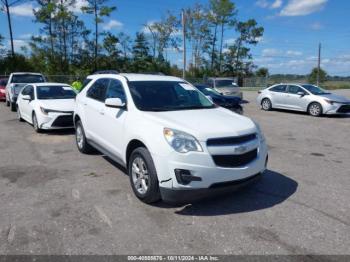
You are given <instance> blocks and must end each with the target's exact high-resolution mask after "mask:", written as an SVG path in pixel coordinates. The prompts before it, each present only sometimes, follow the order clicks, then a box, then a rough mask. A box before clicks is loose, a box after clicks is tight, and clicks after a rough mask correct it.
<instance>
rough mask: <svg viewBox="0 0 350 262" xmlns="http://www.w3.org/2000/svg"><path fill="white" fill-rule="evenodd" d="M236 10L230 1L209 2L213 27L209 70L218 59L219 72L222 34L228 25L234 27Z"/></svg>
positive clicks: (222, 41) (217, 0)
mask: <svg viewBox="0 0 350 262" xmlns="http://www.w3.org/2000/svg"><path fill="white" fill-rule="evenodd" d="M236 14H237V13H236V10H235V4H234V3H232V2H231V1H230V0H210V13H209V21H211V22H212V24H213V26H214V34H213V40H212V54H211V69H213V67H214V63H215V58H216V57H217V56H218V57H219V71H221V63H222V49H223V43H224V32H225V26H227V25H230V26H234V24H235V23H236V19H235V16H236ZM219 26H220V30H221V37H220V47H219V55H216V54H215V52H216V51H215V48H216V41H217V33H218V27H219Z"/></svg>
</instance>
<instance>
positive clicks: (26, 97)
mask: <svg viewBox="0 0 350 262" xmlns="http://www.w3.org/2000/svg"><path fill="white" fill-rule="evenodd" d="M22 99H23V100H28V101H32V98H31V97H30V95H22Z"/></svg>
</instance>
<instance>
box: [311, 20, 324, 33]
mask: <svg viewBox="0 0 350 262" xmlns="http://www.w3.org/2000/svg"><path fill="white" fill-rule="evenodd" d="M310 28H311V29H312V30H316V31H317V30H321V29H322V28H323V25H322V24H321V23H320V22H315V23H312V24H311V25H310Z"/></svg>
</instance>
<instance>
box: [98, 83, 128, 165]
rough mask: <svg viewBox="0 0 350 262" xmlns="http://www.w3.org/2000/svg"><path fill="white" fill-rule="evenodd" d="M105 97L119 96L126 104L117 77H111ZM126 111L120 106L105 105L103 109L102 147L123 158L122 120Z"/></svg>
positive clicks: (125, 115)
mask: <svg viewBox="0 0 350 262" xmlns="http://www.w3.org/2000/svg"><path fill="white" fill-rule="evenodd" d="M107 98H120V100H122V102H123V103H124V104H125V105H127V101H126V95H125V92H124V88H123V84H122V83H121V82H120V81H119V80H117V79H111V80H110V82H109V86H108V89H107V93H106V99H107ZM127 114H128V111H127V110H125V109H121V108H112V107H107V106H105V109H104V116H103V117H104V121H103V122H104V124H105V129H104V139H105V141H104V145H103V146H104V147H105V148H106V149H107V150H108V151H110V152H111V153H112V154H113V155H115V156H117V157H118V158H120V159H123V152H124V151H123V150H122V147H123V139H124V122H125V119H126V117H127Z"/></svg>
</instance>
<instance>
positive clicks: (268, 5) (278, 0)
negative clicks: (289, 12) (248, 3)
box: [255, 0, 283, 9]
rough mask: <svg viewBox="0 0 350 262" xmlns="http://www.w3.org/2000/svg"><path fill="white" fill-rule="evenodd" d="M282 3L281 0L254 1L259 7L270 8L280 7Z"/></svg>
mask: <svg viewBox="0 0 350 262" xmlns="http://www.w3.org/2000/svg"><path fill="white" fill-rule="evenodd" d="M282 4H283V1H282V0H274V1H273V2H269V1H267V0H258V1H256V2H255V5H256V6H259V7H261V8H270V9H276V8H280V7H281V6H282Z"/></svg>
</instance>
